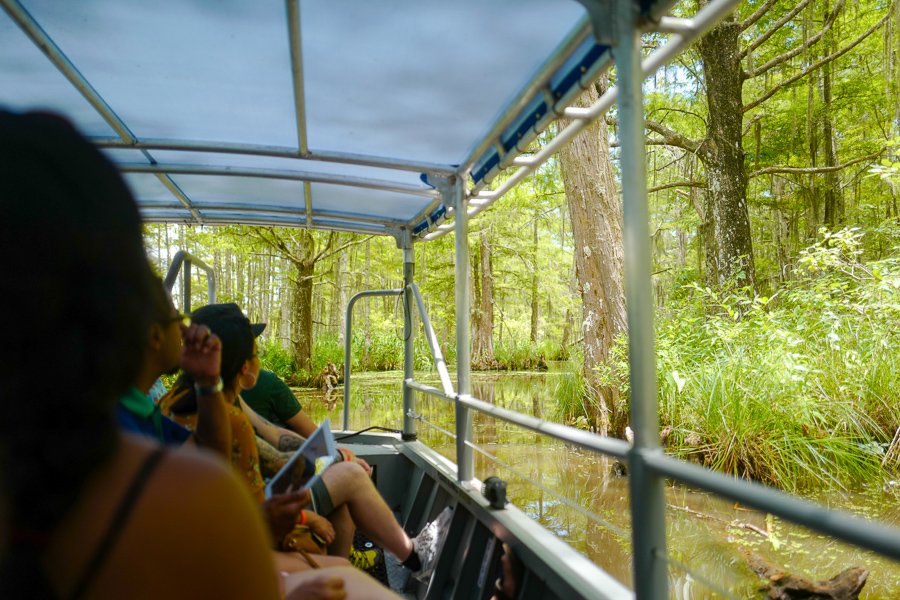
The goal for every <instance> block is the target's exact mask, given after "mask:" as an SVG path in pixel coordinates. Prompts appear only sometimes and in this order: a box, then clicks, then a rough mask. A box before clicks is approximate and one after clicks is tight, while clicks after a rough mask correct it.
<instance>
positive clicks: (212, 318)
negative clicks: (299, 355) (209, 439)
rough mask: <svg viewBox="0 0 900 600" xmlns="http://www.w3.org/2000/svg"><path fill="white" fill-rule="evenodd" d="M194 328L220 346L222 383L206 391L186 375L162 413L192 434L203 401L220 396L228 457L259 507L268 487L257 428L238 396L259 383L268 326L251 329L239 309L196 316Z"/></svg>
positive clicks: (216, 307)
mask: <svg viewBox="0 0 900 600" xmlns="http://www.w3.org/2000/svg"><path fill="white" fill-rule="evenodd" d="M191 322H192V324H194V325H202V326H205V327H208V328H209V329H210V330H211V331H212V332H213V334H214V335H216V336H217V337H218V338H219V339H220V340H221V377H219V378H218V380H217V384H216V385H215V386H214V387H213V388H208V387H204V386H203V385H201V383H200V382H198V381H197V378H196V376H195V374H194V373H191V372H189V371H183V372H182V374H181V376H180V377H179V378H178V380H177V381H176V382H175V385H174V386H173V387H172V389H171V390H170V391H169V393H168V394H166V395H165V396H163V397H162V398H160V401H159V408H160V410H161V412H162V413H163V414H164V415H165V416H167V417H169V418H171V419H173V420H174V421H175V422H176V423H179V424H181V425H183V426H185V427H187V428H188V429H190V430H191V431H194V430H196V428H197V426H198V423H199V422H200V411H199V409H200V402H199V400H200V398H202V397H203V396H204V395H206V394H209V393H215V394H219V395H221V397H222V398H224V401H225V407H226V410H227V416H228V424H227V425H226V428H227V429H228V430H229V435H230V438H231V444H230V447H229V448H228V449H227V451H226V452H224V453H223V456H225V457H226V458H228V459H229V460H231V464H232V466H233V467H234V468H235V469H236V470H237V472H238V473H240V475H241V476H242V477H243V478H244V479H245V480H246V481H247V483H248V485H249V486H250V491H251V493H252V494H253V496H254V498H256V500H257V501H258V502H260V503H261V502H262V501H263V500H264V499H265V495H264V494H263V489H264V488H265V483H264V482H263V479H262V475H261V474H260V471H259V453H258V451H257V450H256V437H255V434H254V433H253V427H252V426H251V425H250V423H249V421H247V418H246V416H244V413H243V412H242V411H241V409H240V407H238V406H237V405H236V401H235V399H236V397H237V394H239V393H240V390H241V387H242V385H247V382H248V381H251V380H252V381H253V383H255V382H256V373H255V370H257V369H259V360H258V358H257V356H256V336H258V335H259V334H260V333H262V331H263V329H265V325H264V324H255V325H254V324H251V323H250V321H249V320H248V319H247V317H245V316H244V313H242V312H241V309H240V308H238V306H237V304H210V305H207V306H203V307H201V308H199V309H197V310H195V311H194V312H193V313H192V314H191Z"/></svg>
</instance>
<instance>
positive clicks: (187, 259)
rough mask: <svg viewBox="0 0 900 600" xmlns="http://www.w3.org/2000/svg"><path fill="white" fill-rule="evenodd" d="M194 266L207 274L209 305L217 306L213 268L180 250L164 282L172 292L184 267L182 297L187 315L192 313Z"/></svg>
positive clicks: (173, 259)
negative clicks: (192, 273) (192, 268)
mask: <svg viewBox="0 0 900 600" xmlns="http://www.w3.org/2000/svg"><path fill="white" fill-rule="evenodd" d="M194 265H196V266H197V267H199V268H200V269H202V270H203V272H204V273H206V298H207V303H208V304H215V303H216V272H215V271H214V270H213V268H212V267H210V266H209V265H207V264H206V263H205V262H203V261H202V260H200V259H199V258H197V257H196V256H194V255H193V254H191V253H190V252H187V251H186V250H179V251H178V252H176V253H175V257H174V258H172V264H170V265H169V270H168V271H167V272H166V278H165V279H164V280H163V284H164V285H165V286H166V289H167V290H169V291H170V292H171V291H172V288H173V287H174V286H175V280H176V279H177V278H178V272H179V271H181V268H182V266H184V274H183V276H182V278H181V282H182V288H183V294H182V295H183V297H184V303H183V304H184V312H186V313H189V312H191V267H192V266H194Z"/></svg>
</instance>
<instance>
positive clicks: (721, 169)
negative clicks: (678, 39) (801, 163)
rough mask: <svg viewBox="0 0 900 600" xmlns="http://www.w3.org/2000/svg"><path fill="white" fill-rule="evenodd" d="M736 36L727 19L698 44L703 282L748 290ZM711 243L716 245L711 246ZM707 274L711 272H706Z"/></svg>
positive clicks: (750, 273)
mask: <svg viewBox="0 0 900 600" xmlns="http://www.w3.org/2000/svg"><path fill="white" fill-rule="evenodd" d="M740 34H741V30H740V25H739V24H738V23H737V21H735V19H734V17H733V16H732V17H729V18H728V19H726V20H725V21H723V22H722V23H721V24H719V25H718V26H717V27H715V28H714V29H713V30H712V31H710V32H709V33H708V34H707V35H706V36H704V37H703V38H702V39H701V40H700V43H699V47H700V56H701V58H702V59H703V72H704V80H705V82H706V100H707V105H708V107H709V118H708V121H707V141H706V143H705V151H704V152H702V153H701V154H700V158H701V159H702V160H703V161H704V163H705V165H706V177H707V194H708V200H707V209H708V214H707V217H708V218H709V220H710V221H711V225H712V230H713V231H712V233H713V235H712V236H709V235H705V236H704V240H705V241H706V243H707V247H706V252H707V257H708V258H707V281H709V282H710V283H712V284H716V285H721V284H722V283H724V282H725V281H727V280H729V279H734V280H735V282H736V283H737V284H738V285H739V286H751V287H752V286H753V285H754V281H755V269H754V263H753V241H752V238H751V236H750V213H749V211H748V209H747V173H746V171H745V169H744V148H743V141H742V139H741V137H742V127H741V126H742V121H743V101H742V99H741V88H742V86H743V75H742V70H741V55H740V48H739V46H738V42H739V40H740ZM712 242H715V243H714V247H713V244H712ZM710 256H711V257H712V260H710V259H709V257H710ZM710 269H712V270H713V271H712V272H710Z"/></svg>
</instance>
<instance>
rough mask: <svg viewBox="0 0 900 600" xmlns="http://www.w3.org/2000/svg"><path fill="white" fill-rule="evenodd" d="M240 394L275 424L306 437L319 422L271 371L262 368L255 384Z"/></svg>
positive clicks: (262, 415) (256, 410)
mask: <svg viewBox="0 0 900 600" xmlns="http://www.w3.org/2000/svg"><path fill="white" fill-rule="evenodd" d="M241 398H242V399H243V400H244V402H246V403H247V405H248V406H249V407H250V408H252V409H253V412H255V413H256V414H258V415H259V416H261V417H262V418H264V419H265V420H267V421H269V422H270V423H272V424H273V425H277V426H278V427H284V428H285V429H289V430H291V431H293V432H295V433H298V434H300V435H301V436H303V437H304V438H307V437H309V436H310V435H312V432H313V431H315V430H316V424H315V423H314V422H313V421H312V419H310V418H309V415H307V414H306V413H305V412H303V406H301V404H300V402H299V401H298V400H297V398H296V396H294V392H292V391H291V388H289V387H288V385H287V384H286V383H285V382H284V381H282V380H281V378H280V377H278V375H276V374H275V373H273V372H272V371H266V370H264V369H260V370H259V379H257V380H256V385H255V386H254V387H252V388H250V389H249V390H244V391H242V392H241Z"/></svg>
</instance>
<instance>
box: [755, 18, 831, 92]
mask: <svg viewBox="0 0 900 600" xmlns="http://www.w3.org/2000/svg"><path fill="white" fill-rule="evenodd" d="M843 8H844V0H838V3H837V6H835V7H834V12H833V13H831V16H829V17H828V20H827V21H826V22H825V23H824V24H823V25H822V29H820V30H819V32H818V33H817V34H816V35H814V36H812V37H811V38H809V39H807V40H806V41H805V42H803V43H802V44H800V45H799V46H797V47H796V48H794V49H793V50H790V51H788V52H785V53H784V54H780V55H778V56H776V57H775V58H773V59H772V60H770V61H769V62H767V63H765V64H763V65H760V66H759V67H758V68H756V69H753V70H752V71H749V72H747V73H745V74H744V79H750V78H751V77H759V76H760V75H762V74H763V73H765V72H766V71H768V70H769V69H771V68H773V67H777V66H778V65H780V64H781V63H783V62H785V61H788V60H790V59H792V58H794V57H795V56H797V55H798V54H800V53H801V52H803V51H804V50H806V49H807V48H809V47H810V46H812V45H813V44H815V43H816V42H818V41H819V40H821V39H822V36H823V35H825V34H826V33H827V32H828V30H829V29H831V26H832V25H834V22H835V20H836V19H837V16H838V13H840V12H841V10H842V9H843Z"/></svg>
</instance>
